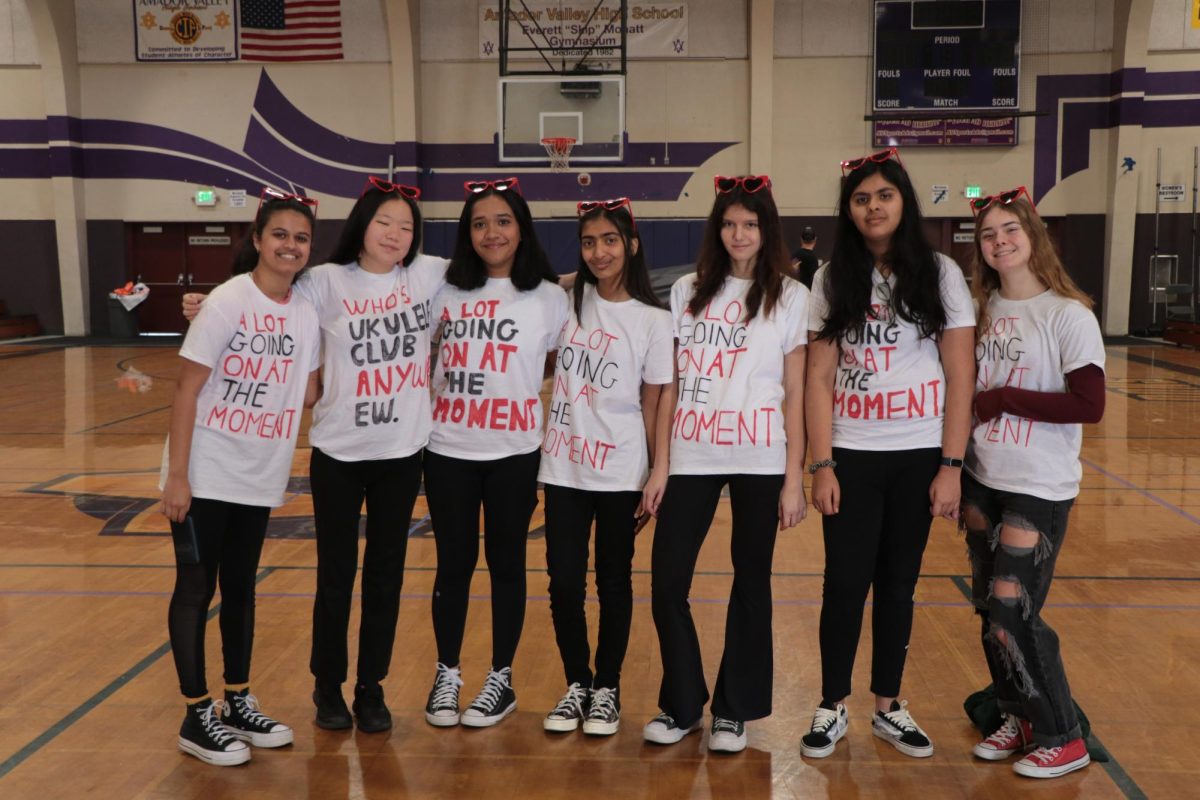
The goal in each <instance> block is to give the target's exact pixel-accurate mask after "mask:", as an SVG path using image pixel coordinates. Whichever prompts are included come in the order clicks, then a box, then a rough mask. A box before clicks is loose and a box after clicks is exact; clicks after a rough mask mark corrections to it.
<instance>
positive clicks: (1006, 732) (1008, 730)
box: [983, 714, 1021, 750]
mask: <svg viewBox="0 0 1200 800" xmlns="http://www.w3.org/2000/svg"><path fill="white" fill-rule="evenodd" d="M1020 737H1021V723H1019V722H1017V718H1016V717H1014V716H1013V715H1012V714H1005V715H1004V724H1003V725H1001V726H1000V728H999V729H998V730H997V731H996V732H995V733H993V734H992V735H991V736H989V737H987V738H986V739H984V740H983V743H984V744H990V745H992V746H993V747H995V748H996V749H997V750H1006V749H1008V748H1009V747H1011V746H1012V744H1013V742H1014V741H1018V740H1019V739H1020Z"/></svg>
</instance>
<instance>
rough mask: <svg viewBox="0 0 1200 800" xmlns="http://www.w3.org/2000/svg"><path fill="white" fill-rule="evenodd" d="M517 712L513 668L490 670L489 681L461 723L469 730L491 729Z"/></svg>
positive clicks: (487, 680)
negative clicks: (513, 686)
mask: <svg viewBox="0 0 1200 800" xmlns="http://www.w3.org/2000/svg"><path fill="white" fill-rule="evenodd" d="M516 710H517V693H516V692H514V691H513V688H512V667H505V668H504V669H501V670H494V669H493V670H488V674H487V679H486V680H485V681H484V682H483V688H482V689H480V690H479V695H478V696H477V697H476V698H475V701H474V702H473V703H471V705H470V706H468V708H467V710H466V711H464V712H463V715H462V719H460V720H459V722H460V723H461V724H463V725H466V726H467V727H468V728H490V727H491V726H493V725H495V724H496V723H497V722H499V721H500V720H502V719H504V718H505V717H507V716H508V715H509V714H511V713H512V712H514V711H516Z"/></svg>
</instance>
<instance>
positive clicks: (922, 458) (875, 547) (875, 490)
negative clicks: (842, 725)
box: [820, 447, 941, 702]
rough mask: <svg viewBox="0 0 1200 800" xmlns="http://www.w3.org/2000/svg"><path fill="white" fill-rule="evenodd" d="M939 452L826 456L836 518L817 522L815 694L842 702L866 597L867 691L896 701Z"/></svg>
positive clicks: (837, 451)
mask: <svg viewBox="0 0 1200 800" xmlns="http://www.w3.org/2000/svg"><path fill="white" fill-rule="evenodd" d="M940 458H941V450H940V448H936V447H934V448H923V449H920V450H896V451H883V452H874V451H864V450H846V449H844V448H839V447H835V448H833V459H834V461H836V462H837V467H836V468H835V469H836V472H837V479H838V484H839V485H840V487H841V490H842V497H841V503H840V511H839V512H838V513H837V514H834V515H832V516H825V517H822V520H821V524H822V527H823V529H824V533H825V593H824V599H823V601H822V603H821V633H820V637H821V694H822V698H823V699H824V700H827V701H831V702H836V701H840V700H841V699H843V698H845V697H847V696H849V694H850V673H851V672H852V671H853V669H854V656H855V654H856V653H857V651H858V640H859V636H860V635H861V633H862V618H863V606H864V605H865V603H866V600H867V590H869V589H871V590H873V598H872V599H873V600H874V607H873V608H872V611H871V633H872V637H873V641H874V648H873V650H872V653H871V691H872V692H873V693H874V694H876V695H879V696H880V697H896V696H898V695H899V694H900V679H901V677H902V676H903V674H904V660H905V658H906V656H907V654H908V640H909V636H910V635H911V633H912V619H913V591H914V590H915V589H916V586H917V578H918V577H919V575H920V573H921V557H922V555H923V554H924V553H925V543H926V542H927V541H928V540H929V526H930V524H931V523H932V522H933V517H932V516H930V514H929V485H930V484H931V483H933V478H934V476H935V475H937V471H938V469H939V468H940Z"/></svg>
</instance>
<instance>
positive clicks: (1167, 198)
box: [1158, 183, 1183, 203]
mask: <svg viewBox="0 0 1200 800" xmlns="http://www.w3.org/2000/svg"><path fill="white" fill-rule="evenodd" d="M1158 199H1159V200H1162V201H1163V202H1164V203H1178V202H1179V201H1180V200H1182V199H1183V184H1182V183H1160V184H1159V185H1158Z"/></svg>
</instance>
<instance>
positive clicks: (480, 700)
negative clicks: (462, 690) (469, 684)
mask: <svg viewBox="0 0 1200 800" xmlns="http://www.w3.org/2000/svg"><path fill="white" fill-rule="evenodd" d="M511 675H512V668H511V667H505V668H504V669H502V670H500V671H499V672H497V671H496V670H494V669H493V670H489V671H488V675H487V680H485V681H484V682H483V688H482V689H480V690H479V696H478V697H476V698H475V702H474V703H471V708H473V709H475V710H476V711H483V712H488V711H492V710H493V709H495V708H496V706H497V705H498V704H499V703H500V697H501V695H503V694H504V690H505V689H507V688H508V681H509V677H510V676H511Z"/></svg>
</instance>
